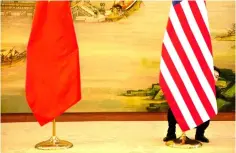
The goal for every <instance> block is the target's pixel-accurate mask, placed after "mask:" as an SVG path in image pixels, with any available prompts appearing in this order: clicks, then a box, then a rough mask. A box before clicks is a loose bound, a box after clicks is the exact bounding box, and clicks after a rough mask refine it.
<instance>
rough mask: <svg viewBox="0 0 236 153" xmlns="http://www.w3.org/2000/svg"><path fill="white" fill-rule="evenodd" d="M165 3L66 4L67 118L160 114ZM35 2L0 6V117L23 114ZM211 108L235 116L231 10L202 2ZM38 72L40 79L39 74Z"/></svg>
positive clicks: (231, 4) (164, 108)
mask: <svg viewBox="0 0 236 153" xmlns="http://www.w3.org/2000/svg"><path fill="white" fill-rule="evenodd" d="M170 5H171V2H170V1H155V2H151V1H150V2H149V1H145V2H142V1H136V0H125V1H101V2H99V1H94V2H93V1H72V2H71V12H72V15H73V19H74V25H75V30H76V34H77V40H78V44H79V54H80V65H81V80H82V100H81V101H80V102H79V103H78V104H76V105H75V106H73V107H72V108H70V109H69V110H68V111H67V112H165V111H167V109H168V104H167V103H166V100H165V97H164V95H163V93H162V91H161V89H160V86H159V84H158V80H159V67H160V56H161V46H162V45H161V43H162V39H163V36H164V31H165V28H166V24H167V19H168V14H169V9H170ZM34 7H35V2H24V1H4V2H2V3H1V33H2V37H1V71H2V75H1V85H2V89H1V111H2V113H25V112H31V110H30V109H29V107H28V105H27V102H26V99H25V89H24V86H25V69H26V65H25V60H26V56H27V54H26V45H27V41H28V38H29V34H30V29H31V22H32V18H33V14H34ZM207 9H208V16H209V22H210V31H211V37H212V45H213V54H214V55H213V56H214V64H215V66H216V67H218V68H219V69H220V70H221V75H220V79H219V80H218V82H217V83H216V89H217V92H218V93H220V94H219V96H218V97H217V104H218V109H219V111H221V112H230V111H234V110H235V24H234V23H235V20H234V19H235V4H234V2H233V1H232V2H231V1H227V2H220V1H215V2H214V1H209V2H207ZM40 73H44V72H40Z"/></svg>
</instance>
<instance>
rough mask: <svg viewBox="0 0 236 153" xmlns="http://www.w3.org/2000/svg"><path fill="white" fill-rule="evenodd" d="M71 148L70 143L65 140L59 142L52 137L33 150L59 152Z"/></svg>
mask: <svg viewBox="0 0 236 153" xmlns="http://www.w3.org/2000/svg"><path fill="white" fill-rule="evenodd" d="M71 147H73V144H72V143H70V142H68V141H65V140H60V139H58V138H57V137H56V136H52V137H51V138H50V139H49V140H47V141H43V142H40V143H38V144H36V145H35V148H36V149H39V150H61V149H69V148H71Z"/></svg>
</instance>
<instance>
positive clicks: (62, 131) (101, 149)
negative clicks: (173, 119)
mask: <svg viewBox="0 0 236 153" xmlns="http://www.w3.org/2000/svg"><path fill="white" fill-rule="evenodd" d="M166 129H167V122H166V121H155V122H149V121H146V122H130V121H129V122H59V123H56V131H57V134H56V135H57V136H58V137H59V138H60V139H64V140H67V141H70V142H72V143H73V144H74V146H73V147H72V148H70V149H68V150H59V151H58V150H57V151H42V150H37V149H35V148H34V145H35V144H37V143H38V142H41V141H44V140H47V139H48V138H50V136H51V135H52V124H47V125H46V126H44V127H40V126H39V124H37V123H36V122H32V123H27V122H26V123H2V124H1V130H2V147H1V148H2V151H1V152H2V153H54V152H56V153H170V152H174V153H234V152H235V122H233V121H212V122H211V124H210V126H209V128H208V129H207V131H206V136H207V137H208V138H209V139H210V141H211V142H210V143H208V144H205V143H204V144H203V146H202V147H201V148H196V149H179V148H170V147H167V146H166V145H165V143H164V142H163V141H162V139H163V137H164V136H165V134H166ZM194 134H195V130H191V131H188V132H187V136H188V137H190V138H193V137H194ZM177 135H178V136H180V135H181V132H180V129H179V128H177Z"/></svg>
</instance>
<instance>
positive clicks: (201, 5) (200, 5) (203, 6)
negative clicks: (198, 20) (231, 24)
mask: <svg viewBox="0 0 236 153" xmlns="http://www.w3.org/2000/svg"><path fill="white" fill-rule="evenodd" d="M195 2H196V3H197V5H198V8H199V10H200V12H201V14H202V18H203V20H204V22H205V24H206V27H207V30H208V32H209V33H210V30H209V21H208V15H207V8H206V4H205V2H204V0H196V1H195Z"/></svg>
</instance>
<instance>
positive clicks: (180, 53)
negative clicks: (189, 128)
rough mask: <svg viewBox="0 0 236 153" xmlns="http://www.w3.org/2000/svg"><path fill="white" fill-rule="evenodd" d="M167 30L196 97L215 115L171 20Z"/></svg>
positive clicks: (208, 111)
mask: <svg viewBox="0 0 236 153" xmlns="http://www.w3.org/2000/svg"><path fill="white" fill-rule="evenodd" d="M167 30H168V33H170V35H171V36H170V39H171V41H172V42H173V45H174V47H175V48H176V51H177V54H178V56H179V58H180V60H181V61H182V63H183V65H184V68H185V70H186V72H187V74H188V76H189V78H190V80H191V82H192V83H193V86H194V88H195V90H196V92H197V94H198V97H199V98H200V100H201V102H202V104H203V106H204V108H205V109H206V110H207V113H208V115H209V117H210V116H213V115H215V112H214V109H213V107H212V105H211V103H210V102H209V100H208V98H207V95H206V93H205V92H204V90H203V88H202V86H201V84H200V82H199V79H200V78H198V77H197V76H196V73H195V71H194V69H193V68H192V66H191V64H190V61H189V59H188V57H187V55H186V53H185V50H184V49H183V47H182V45H181V43H180V41H179V39H178V37H177V35H176V32H175V30H174V27H173V25H172V23H171V22H169V24H168V26H167ZM162 56H163V55H162ZM196 107H197V106H196Z"/></svg>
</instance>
